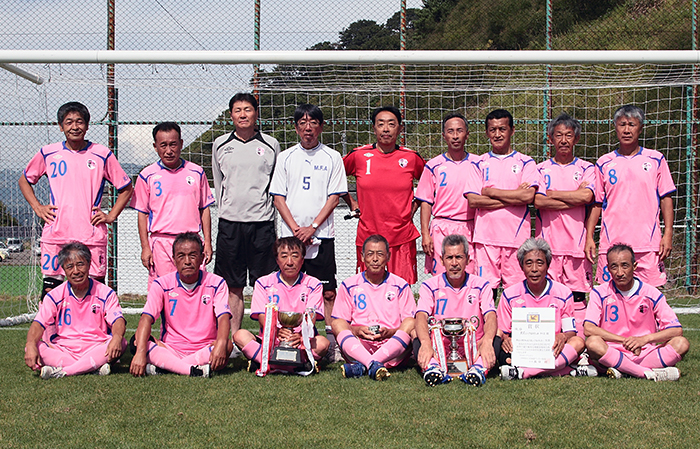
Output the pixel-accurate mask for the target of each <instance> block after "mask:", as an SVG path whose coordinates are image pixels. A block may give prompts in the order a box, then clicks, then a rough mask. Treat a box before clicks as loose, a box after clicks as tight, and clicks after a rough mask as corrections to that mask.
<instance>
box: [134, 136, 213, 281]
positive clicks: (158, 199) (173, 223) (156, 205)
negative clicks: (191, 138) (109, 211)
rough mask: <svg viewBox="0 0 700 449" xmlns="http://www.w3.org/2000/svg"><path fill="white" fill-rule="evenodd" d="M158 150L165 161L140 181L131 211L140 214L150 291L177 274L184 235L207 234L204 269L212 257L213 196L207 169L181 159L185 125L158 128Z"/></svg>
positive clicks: (143, 259) (143, 173) (144, 172)
mask: <svg viewBox="0 0 700 449" xmlns="http://www.w3.org/2000/svg"><path fill="white" fill-rule="evenodd" d="M153 140H154V143H153V148H155V149H156V153H158V157H159V158H160V160H159V161H158V162H155V163H153V164H151V165H149V166H148V167H146V168H144V169H143V170H142V171H141V173H140V174H139V177H138V178H137V179H136V189H135V192H134V197H133V198H132V201H131V203H132V207H133V208H134V209H136V210H137V211H138V212H139V217H138V228H139V238H140V240H141V263H143V266H144V267H146V268H147V269H148V286H149V287H150V285H151V282H153V280H154V279H155V278H158V277H161V276H165V275H166V274H168V273H172V272H173V271H175V262H174V260H173V242H174V241H175V236H177V235H178V234H180V233H183V232H199V231H202V233H203V234H204V265H206V264H207V263H209V261H210V260H211V256H212V248H211V212H210V210H209V206H211V205H212V204H213V203H214V195H212V193H211V189H210V188H209V181H208V180H207V175H206V173H204V169H202V167H200V166H199V165H197V164H193V163H192V162H189V161H186V160H184V159H182V158H181V157H180V153H181V152H182V137H181V131H180V126H179V125H178V124H177V123H174V122H163V123H160V124H159V125H157V126H156V127H155V128H153Z"/></svg>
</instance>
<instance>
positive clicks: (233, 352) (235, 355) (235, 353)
mask: <svg viewBox="0 0 700 449" xmlns="http://www.w3.org/2000/svg"><path fill="white" fill-rule="evenodd" d="M241 354H243V353H242V352H241V350H240V349H238V346H236V345H233V349H232V350H231V354H229V355H228V358H229V359H235V358H238V356H239V355H241Z"/></svg>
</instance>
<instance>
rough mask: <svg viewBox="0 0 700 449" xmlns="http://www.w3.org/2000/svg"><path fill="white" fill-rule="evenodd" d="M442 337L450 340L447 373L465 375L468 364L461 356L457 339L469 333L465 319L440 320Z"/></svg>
mask: <svg viewBox="0 0 700 449" xmlns="http://www.w3.org/2000/svg"><path fill="white" fill-rule="evenodd" d="M440 325H441V331H442V335H444V336H445V337H448V338H449V339H450V355H449V356H448V358H447V372H448V373H449V374H457V373H464V372H466V371H467V362H466V360H465V359H464V358H463V357H461V356H460V354H459V351H458V348H459V345H458V343H457V339H458V338H460V337H463V336H464V334H465V333H466V332H467V327H466V326H465V323H464V319H463V318H443V319H441V320H440Z"/></svg>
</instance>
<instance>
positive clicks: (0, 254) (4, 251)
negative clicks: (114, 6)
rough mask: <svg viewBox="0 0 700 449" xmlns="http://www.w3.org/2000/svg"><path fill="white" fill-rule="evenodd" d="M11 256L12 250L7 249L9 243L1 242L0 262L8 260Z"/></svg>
mask: <svg viewBox="0 0 700 449" xmlns="http://www.w3.org/2000/svg"><path fill="white" fill-rule="evenodd" d="M8 257H10V252H9V251H8V250H7V245H5V244H4V243H3V242H0V262H3V261H5V260H7V258H8Z"/></svg>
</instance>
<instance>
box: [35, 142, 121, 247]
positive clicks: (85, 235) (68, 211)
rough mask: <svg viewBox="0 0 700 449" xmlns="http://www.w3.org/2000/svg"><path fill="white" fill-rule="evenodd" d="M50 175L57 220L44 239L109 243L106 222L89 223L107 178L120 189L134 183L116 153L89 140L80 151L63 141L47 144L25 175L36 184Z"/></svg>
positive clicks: (51, 225)
mask: <svg viewBox="0 0 700 449" xmlns="http://www.w3.org/2000/svg"><path fill="white" fill-rule="evenodd" d="M43 175H46V176H47V177H48V178H49V187H50V188H51V193H50V199H49V204H51V205H53V206H56V207H57V209H56V210H55V213H56V219H55V220H54V221H53V222H51V223H46V224H45V225H44V230H43V232H42V234H41V241H42V242H46V243H53V244H59V245H60V244H65V243H68V242H71V241H74V240H77V241H80V242H82V243H85V244H86V245H106V244H107V225H106V224H104V223H100V224H98V225H97V226H93V225H92V224H90V220H91V219H92V216H93V215H95V212H93V210H92V208H93V207H99V206H100V203H101V202H102V191H103V189H104V184H105V181H109V182H110V183H112V184H113V185H114V187H116V188H117V189H118V190H121V189H123V188H125V187H126V186H128V185H129V184H130V183H131V179H129V177H128V176H127V174H126V173H125V172H124V170H122V167H121V165H119V162H117V158H116V157H114V154H112V152H111V151H110V150H109V149H108V148H107V147H105V146H102V145H100V144H97V143H91V142H88V143H87V146H86V147H85V148H84V149H82V150H80V151H72V150H69V149H68V148H66V146H65V143H64V142H57V143H52V144H50V145H46V146H45V147H43V148H42V149H41V150H39V152H38V153H37V154H36V155H35V156H34V157H33V158H32V160H31V161H29V164H28V165H27V168H26V169H25V170H24V176H25V178H26V179H27V181H28V182H29V183H30V184H36V183H37V182H38V181H39V178H41V177H42V176H43Z"/></svg>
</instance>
